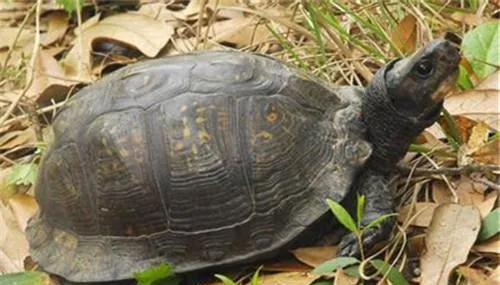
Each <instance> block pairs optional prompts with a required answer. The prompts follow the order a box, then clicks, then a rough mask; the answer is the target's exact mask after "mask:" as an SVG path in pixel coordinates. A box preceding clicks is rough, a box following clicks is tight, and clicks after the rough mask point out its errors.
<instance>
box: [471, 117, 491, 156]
mask: <svg viewBox="0 0 500 285" xmlns="http://www.w3.org/2000/svg"><path fill="white" fill-rule="evenodd" d="M489 133H490V128H489V127H488V125H486V124H485V123H484V122H481V121H479V122H477V124H476V125H475V126H474V127H472V131H471V134H470V137H469V140H468V141H467V146H468V147H469V151H470V152H471V153H473V152H475V151H477V150H478V149H479V148H481V147H482V146H483V145H485V144H486V142H487V141H488V135H489Z"/></svg>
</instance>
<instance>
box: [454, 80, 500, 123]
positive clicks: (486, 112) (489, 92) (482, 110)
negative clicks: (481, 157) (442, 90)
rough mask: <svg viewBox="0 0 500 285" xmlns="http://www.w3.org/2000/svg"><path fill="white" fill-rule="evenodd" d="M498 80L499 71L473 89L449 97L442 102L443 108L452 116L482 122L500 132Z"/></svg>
mask: <svg viewBox="0 0 500 285" xmlns="http://www.w3.org/2000/svg"><path fill="white" fill-rule="evenodd" d="M499 80H500V71H497V72H495V73H493V74H492V75H490V76H489V77H488V78H487V79H485V80H484V81H483V82H481V83H480V84H479V85H478V86H477V87H475V88H474V89H472V90H467V91H464V92H461V93H457V94H454V95H452V96H449V97H448V98H446V100H445V101H444V106H445V108H446V109H447V110H448V111H449V112H450V113H451V114H453V115H463V116H466V117H468V118H470V119H473V120H478V121H483V122H485V123H486V124H488V125H489V126H491V127H493V128H495V129H496V130H500V108H499V105H498V104H499V102H500V89H499V85H498V82H499Z"/></svg>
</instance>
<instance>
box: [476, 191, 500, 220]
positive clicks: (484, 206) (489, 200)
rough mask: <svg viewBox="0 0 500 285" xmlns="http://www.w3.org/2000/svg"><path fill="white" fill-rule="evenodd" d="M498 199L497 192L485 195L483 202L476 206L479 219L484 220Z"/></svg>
mask: <svg viewBox="0 0 500 285" xmlns="http://www.w3.org/2000/svg"><path fill="white" fill-rule="evenodd" d="M497 198H498V191H492V192H490V193H488V194H487V195H486V197H485V198H484V201H483V202H481V203H480V204H479V205H477V208H478V210H479V213H480V214H481V218H483V219H484V218H486V216H487V215H488V214H489V213H490V212H491V211H492V210H493V207H494V206H495V204H496V201H497Z"/></svg>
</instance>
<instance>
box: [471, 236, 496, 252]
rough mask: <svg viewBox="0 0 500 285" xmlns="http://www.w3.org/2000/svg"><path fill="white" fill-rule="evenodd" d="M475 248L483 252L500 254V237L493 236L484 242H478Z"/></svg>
mask: <svg viewBox="0 0 500 285" xmlns="http://www.w3.org/2000/svg"><path fill="white" fill-rule="evenodd" d="M473 249H474V250H477V251H479V252H483V253H496V254H500V238H498V237H497V238H492V239H489V240H487V241H485V242H483V243H480V244H476V245H474V247H473Z"/></svg>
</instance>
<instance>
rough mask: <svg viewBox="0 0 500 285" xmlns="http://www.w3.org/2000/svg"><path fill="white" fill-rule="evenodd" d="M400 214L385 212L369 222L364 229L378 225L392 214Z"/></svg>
mask: <svg viewBox="0 0 500 285" xmlns="http://www.w3.org/2000/svg"><path fill="white" fill-rule="evenodd" d="M397 215H398V214H396V213H392V214H385V215H382V216H380V217H378V218H376V219H375V220H373V221H371V222H370V223H368V225H366V226H365V227H364V228H363V230H367V229H369V228H372V227H375V226H378V225H379V224H380V223H381V222H383V221H385V220H386V219H387V218H389V217H391V216H397Z"/></svg>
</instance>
